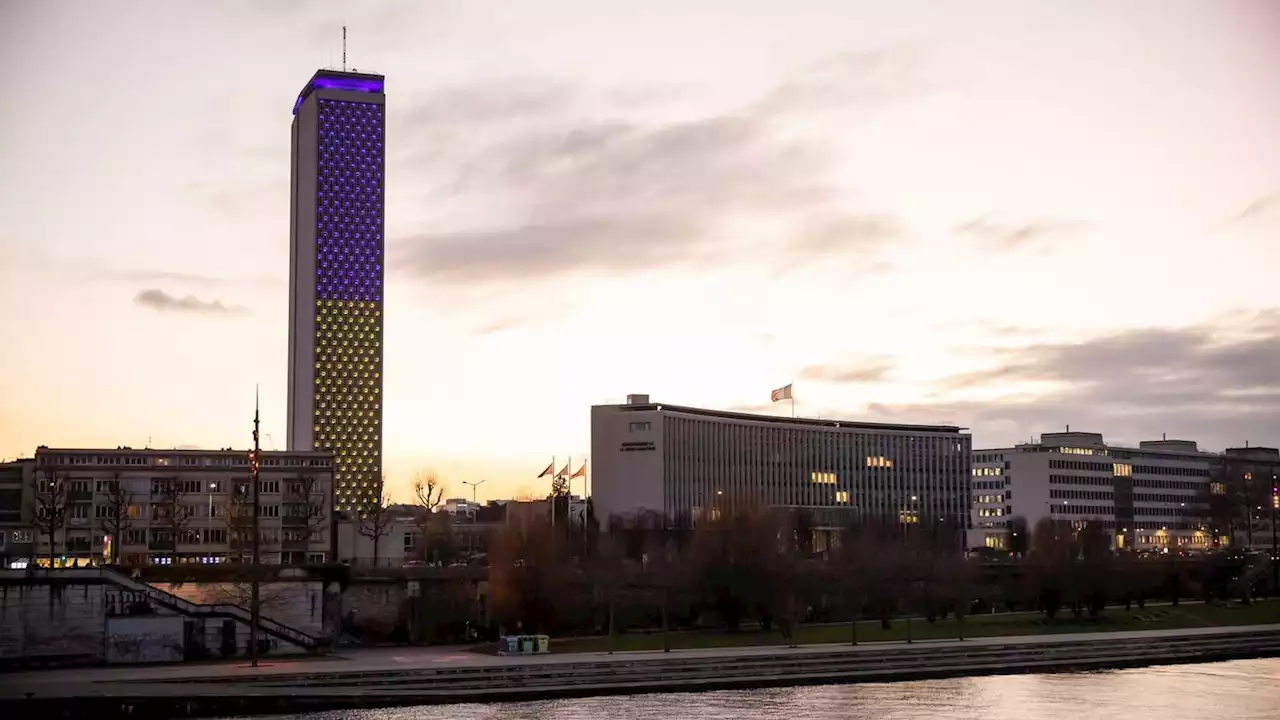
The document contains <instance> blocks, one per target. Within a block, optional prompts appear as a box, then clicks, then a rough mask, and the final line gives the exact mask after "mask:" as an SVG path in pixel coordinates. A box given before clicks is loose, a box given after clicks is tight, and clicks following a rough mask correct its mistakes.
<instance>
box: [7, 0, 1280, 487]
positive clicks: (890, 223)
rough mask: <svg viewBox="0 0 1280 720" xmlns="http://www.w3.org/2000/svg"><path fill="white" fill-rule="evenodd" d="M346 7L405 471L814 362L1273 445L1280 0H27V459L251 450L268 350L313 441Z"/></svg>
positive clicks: (807, 393)
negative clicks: (321, 152)
mask: <svg viewBox="0 0 1280 720" xmlns="http://www.w3.org/2000/svg"><path fill="white" fill-rule="evenodd" d="M944 9H945V11H944ZM343 24H345V25H347V26H348V28H349V34H350V40H349V50H348V64H349V66H351V67H354V68H357V69H359V70H361V71H371V72H379V73H383V74H385V75H386V76H387V110H388V121H387V122H388V127H387V136H388V156H387V177H388V192H387V228H386V229H387V238H388V241H387V254H388V273H387V293H386V302H387V307H386V318H387V319H386V328H385V332H386V345H387V356H386V372H385V375H386V387H385V394H386V402H385V427H386V430H385V446H386V447H385V453H386V467H387V470H388V472H389V474H390V480H391V486H390V488H391V491H392V493H393V495H397V496H399V497H400V498H405V497H406V494H407V493H406V492H405V489H406V488H407V485H408V482H409V478H410V477H411V476H412V473H413V471H414V470H415V469H418V468H424V469H425V468H431V469H435V470H436V471H438V472H439V473H440V474H441V475H442V476H443V477H444V479H445V481H446V483H447V484H448V485H449V490H450V492H449V495H450V496H467V497H470V495H471V492H470V489H469V488H466V487H464V486H463V485H462V481H463V480H473V481H474V480H479V479H487V480H488V481H489V482H487V483H486V484H485V485H484V486H482V487H481V488H480V497H481V499H484V498H486V497H488V498H495V497H506V496H509V495H512V494H516V493H524V492H544V491H545V489H546V488H544V487H543V486H542V485H539V484H538V483H537V481H535V480H534V476H535V475H536V474H537V473H538V471H540V470H541V469H542V468H543V467H544V466H545V465H546V464H547V462H548V461H549V460H550V458H551V456H552V455H557V456H559V458H560V461H561V462H563V461H564V458H565V456H567V455H573V456H574V458H575V461H574V462H575V465H576V464H577V463H578V461H579V460H580V459H581V458H582V457H584V456H585V455H586V452H587V449H588V448H589V445H590V442H589V427H588V423H589V407H590V406H591V405H592V404H598V403H607V402H617V401H620V400H622V399H623V398H624V397H625V395H626V394H627V393H637V392H638V393H648V394H650V395H651V396H652V397H653V398H654V399H655V400H658V401H664V402H671V403H679V404H687V405H698V406H707V407H716V408H737V409H748V410H752V411H760V412H776V413H779V414H783V413H788V412H789V409H788V407H787V406H786V405H785V404H779V405H776V406H773V407H770V406H769V404H768V398H769V391H770V390H771V389H773V388H774V387H777V386H780V385H783V384H786V383H787V382H789V381H793V380H794V382H795V394H796V398H797V413H798V414H800V415H814V416H835V417H841V418H849V419H865V420H885V421H904V422H905V421H913V422H931V423H936V422H947V423H956V424H960V425H962V426H965V427H968V428H972V431H973V433H974V446H975V447H993V446H1002V445H1008V444H1011V443H1014V442H1018V441H1025V440H1027V439H1029V438H1031V437H1032V436H1033V435H1038V434H1039V433H1041V432H1045V431H1054V430H1059V429H1062V428H1063V427H1064V426H1065V425H1067V424H1070V425H1071V427H1072V429H1079V430H1091V431H1096V432H1102V433H1104V434H1105V435H1106V437H1107V438H1108V440H1110V441H1115V442H1122V443H1136V442H1137V441H1139V440H1142V439H1150V438H1158V437H1159V436H1160V434H1161V433H1168V434H1169V436H1170V437H1178V438H1185V439H1193V440H1197V441H1199V442H1200V443H1201V446H1202V447H1205V448H1208V449H1221V448H1223V447H1226V446H1235V445H1243V444H1244V442H1245V441H1249V442H1250V443H1251V444H1265V445H1271V446H1275V445H1277V444H1280V3H1276V2H1271V1H1269V0H1256V1H1249V0H1237V1H1231V2H1193V1H1187V2H1179V1H1176V0H1150V1H1139V0H1121V1H1119V2H1115V1H1108V2H1102V1H1099V2H1087V1H1081V0H1071V1H1069V2H1067V1H1063V2H1056V1H1055V2H1050V1H1048V0H1044V1H1041V2H1034V3H1029V2H1018V1H1013V0H1011V1H1009V2H978V1H970V2H954V3H939V2H936V0H935V1H932V2H930V1H925V2H903V1H901V0H895V1H893V2H888V1H886V2H856V1H854V0H835V1H832V2H817V1H808V2H806V1H803V0H801V1H799V2H797V1H796V0H790V1H789V2H764V1H762V0H759V1H758V0H734V1H733V2H729V1H728V0H718V1H707V2H699V3H690V2H675V1H670V2H668V1H666V0H648V1H647V2H634V3H632V2H627V3H621V2H619V3H615V2H607V3H601V2H592V1H589V0H576V1H572V2H570V1H568V0H565V1H552V0H540V1H538V2H533V1H531V0H508V1H505V2H482V1H474V2H420V3H419V2H361V3H327V2H326V3H311V2H284V1H278V0H277V1H273V2H247V1H243V2H176V1H165V2H130V1H119V2H111V3H90V2H57V1H54V2H50V1H39V2H37V1H36V0H7V1H6V2H3V3H0V61H2V62H3V66H4V67H5V69H6V81H7V85H8V87H7V88H6V90H5V92H4V94H3V100H0V102H2V103H3V106H2V107H0V111H2V112H0V219H2V222H0V308H3V312H0V338H3V342H4V349H3V352H0V457H14V456H29V455H31V454H32V453H33V452H34V449H35V447H36V446H37V445H39V444H46V445H51V446H78V447H115V446H117V445H130V446H134V447H142V446H145V445H146V444H147V443H148V442H150V443H151V446H152V447H174V446H196V447H208V448H217V447H224V446H236V447H246V446H248V444H249V443H250V431H251V422H250V421H251V418H252V413H253V398H254V386H255V384H257V385H259V386H260V387H261V393H262V417H263V428H264V432H265V433H266V434H267V436H269V437H268V438H267V439H266V440H265V441H264V446H265V447H267V448H268V449H270V448H272V447H275V448H277V449H283V448H284V439H285V412H284V411H285V393H286V375H287V367H286V351H287V336H286V335H287V330H288V318H287V313H288V298H287V294H288V271H289V126H290V121H291V120H292V116H291V115H290V110H291V108H292V107H293V102H294V99H295V97H296V96H297V93H298V91H299V90H300V89H301V88H302V86H303V84H304V83H305V82H306V81H307V79H308V78H309V77H310V76H311V74H312V73H313V72H314V71H315V70H316V69H317V68H319V67H323V66H329V65H338V64H340V63H341V27H342V25H343ZM575 490H578V488H577V487H575Z"/></svg>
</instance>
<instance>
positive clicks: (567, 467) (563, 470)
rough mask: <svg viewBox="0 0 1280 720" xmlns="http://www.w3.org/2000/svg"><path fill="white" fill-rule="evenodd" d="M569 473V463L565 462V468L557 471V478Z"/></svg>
mask: <svg viewBox="0 0 1280 720" xmlns="http://www.w3.org/2000/svg"><path fill="white" fill-rule="evenodd" d="M568 474H569V463H565V464H564V468H563V469H562V470H560V472H558V473H556V477H557V478H562V477H564V476H565V475H568Z"/></svg>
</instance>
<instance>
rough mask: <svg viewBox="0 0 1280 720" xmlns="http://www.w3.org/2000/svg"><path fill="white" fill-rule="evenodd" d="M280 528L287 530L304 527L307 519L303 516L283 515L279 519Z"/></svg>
mask: <svg viewBox="0 0 1280 720" xmlns="http://www.w3.org/2000/svg"><path fill="white" fill-rule="evenodd" d="M280 526H281V527H287V528H300V527H306V526H307V517H306V516H305V515H285V516H283V517H281V518H280Z"/></svg>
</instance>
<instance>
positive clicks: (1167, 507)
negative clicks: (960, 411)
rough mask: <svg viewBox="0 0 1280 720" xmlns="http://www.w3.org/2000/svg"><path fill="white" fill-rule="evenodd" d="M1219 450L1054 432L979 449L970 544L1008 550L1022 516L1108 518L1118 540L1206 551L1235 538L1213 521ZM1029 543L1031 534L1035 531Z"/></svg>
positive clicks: (1127, 545) (1030, 527)
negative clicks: (1126, 443) (1210, 500)
mask: <svg viewBox="0 0 1280 720" xmlns="http://www.w3.org/2000/svg"><path fill="white" fill-rule="evenodd" d="M1216 458H1217V456H1216V455H1215V454H1214V453H1209V452H1203V451H1201V450H1199V449H1198V448H1197V447H1196V444H1195V443H1194V442H1191V441H1186V440H1153V441H1143V442H1141V443H1139V445H1138V447H1136V448H1131V447H1121V446H1116V445H1107V444H1106V442H1105V441H1104V440H1103V437H1102V435H1101V434H1099V433H1087V432H1063V433H1045V434H1043V435H1041V436H1040V442H1039V443H1027V444H1024V445H1018V446H1016V447H1013V448H1004V449H990V450H982V449H979V450H975V451H974V452H973V469H972V481H973V509H972V511H973V517H972V525H973V529H972V530H971V531H970V538H969V545H970V547H978V548H981V547H986V548H991V549H1008V548H1009V547H1011V546H1012V545H1013V544H1014V543H1013V542H1012V537H1011V535H1012V533H1013V532H1015V531H1019V529H1018V528H1017V527H1016V525H1017V524H1016V523H1014V522H1013V520H1014V518H1020V519H1021V520H1022V521H1023V522H1024V523H1025V532H1028V533H1033V532H1034V530H1035V526H1036V524H1037V523H1038V522H1040V520H1041V519H1043V518H1051V519H1054V520H1067V521H1070V522H1072V523H1076V524H1082V523H1084V522H1085V521H1097V522H1100V523H1101V524H1102V526H1103V528H1105V530H1106V533H1107V535H1108V536H1110V538H1111V541H1112V547H1114V548H1116V549H1119V550H1137V551H1154V552H1168V551H1203V550H1208V549H1211V548H1213V547H1215V546H1218V545H1222V544H1225V543H1229V541H1230V539H1229V538H1225V537H1214V536H1213V534H1212V531H1211V530H1210V529H1209V527H1210V522H1209V519H1208V507H1207V504H1206V502H1205V500H1206V498H1207V493H1208V492H1209V491H1210V486H1209V481H1210V474H1211V468H1212V466H1213V464H1214V462H1215V460H1216ZM1027 540H1028V543H1027V545H1026V546H1028V547H1029V545H1030V542H1029V540H1030V538H1028V539H1027Z"/></svg>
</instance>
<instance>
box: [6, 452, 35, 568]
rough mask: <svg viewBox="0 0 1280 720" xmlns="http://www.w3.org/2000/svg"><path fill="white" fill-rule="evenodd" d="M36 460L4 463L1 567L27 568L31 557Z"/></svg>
mask: <svg viewBox="0 0 1280 720" xmlns="http://www.w3.org/2000/svg"><path fill="white" fill-rule="evenodd" d="M35 467H36V461H35V460H34V459H25V460H15V461H13V462H7V463H0V568H10V567H18V568H21V567H26V565H27V563H28V561H29V559H30V558H31V543H32V539H33V534H32V526H31V512H32V496H31V493H32V491H33V489H34V488H35Z"/></svg>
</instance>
